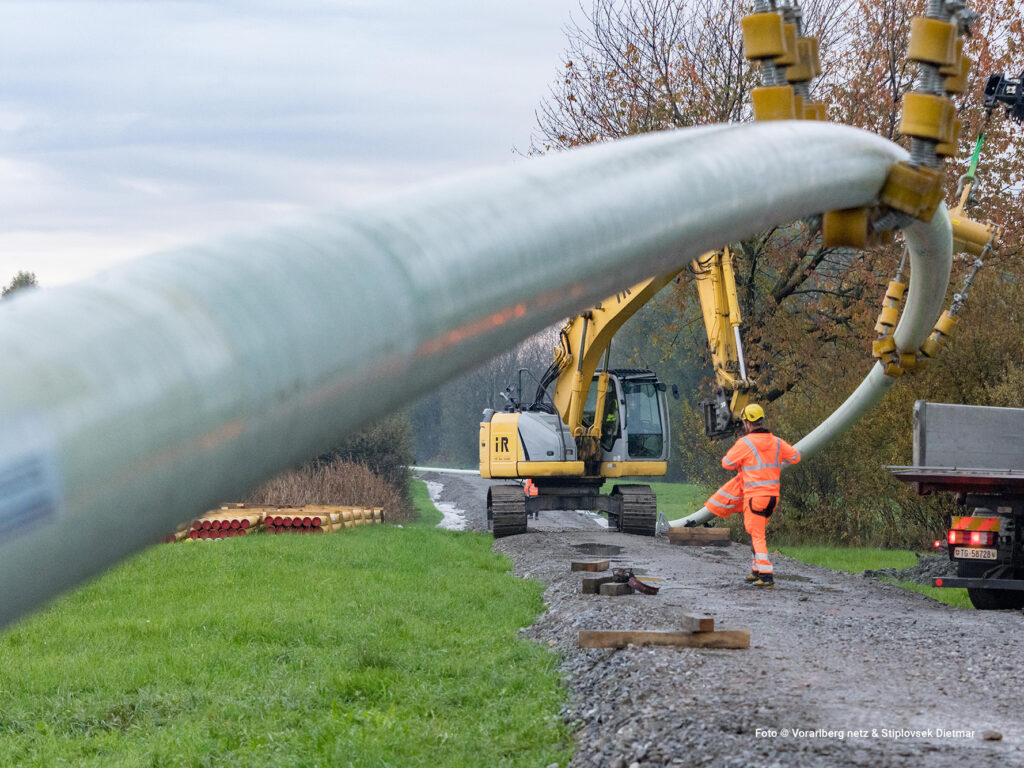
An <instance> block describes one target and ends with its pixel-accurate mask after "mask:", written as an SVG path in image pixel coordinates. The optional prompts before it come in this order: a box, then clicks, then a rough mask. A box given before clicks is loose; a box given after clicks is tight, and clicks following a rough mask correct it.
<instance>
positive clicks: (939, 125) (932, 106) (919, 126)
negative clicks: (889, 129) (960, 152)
mask: <svg viewBox="0 0 1024 768" xmlns="http://www.w3.org/2000/svg"><path fill="white" fill-rule="evenodd" d="M955 119H956V106H955V105H954V104H953V102H952V101H951V100H950V99H948V98H946V97H945V96H934V95H932V94H930V93H908V94H907V95H905V96H904V97H903V114H902V116H901V117H900V128H899V130H900V133H902V134H903V135H904V136H915V137H917V138H919V139H930V140H931V141H939V142H948V141H949V140H950V139H951V138H952V137H953V121H954V120H955Z"/></svg>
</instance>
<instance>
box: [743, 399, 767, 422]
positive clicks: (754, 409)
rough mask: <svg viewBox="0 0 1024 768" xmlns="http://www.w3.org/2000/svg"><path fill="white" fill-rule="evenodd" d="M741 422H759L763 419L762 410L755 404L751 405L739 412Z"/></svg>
mask: <svg viewBox="0 0 1024 768" xmlns="http://www.w3.org/2000/svg"><path fill="white" fill-rule="evenodd" d="M740 418H741V419H743V421H760V420H761V419H763V418H764V408H762V407H761V406H760V405H758V404H757V403H751V404H750V405H748V406H747V407H746V408H744V409H743V410H742V411H741V412H740Z"/></svg>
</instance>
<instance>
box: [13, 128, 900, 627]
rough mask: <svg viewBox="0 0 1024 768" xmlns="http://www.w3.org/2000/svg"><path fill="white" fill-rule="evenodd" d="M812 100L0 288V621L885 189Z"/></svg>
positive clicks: (879, 159) (859, 144)
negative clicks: (575, 335)
mask: <svg viewBox="0 0 1024 768" xmlns="http://www.w3.org/2000/svg"><path fill="white" fill-rule="evenodd" d="M905 156H906V153H905V152H904V151H903V150H901V149H900V148H898V147H896V146H895V145H893V144H891V143H889V142H887V141H885V140H883V139H880V138H879V137H877V136H874V135H871V134H868V133H865V132H863V131H859V130H857V129H854V128H849V127H845V126H838V125H831V124H825V123H817V122H789V123H761V124H753V125H730V126H717V127H710V128H700V129H689V130H681V131H674V132H665V133H658V134H651V135H646V136H640V137H634V138H630V139H625V140H622V141H616V142H611V143H608V144H604V145H599V146H592V147H586V148H582V149H579V150H575V151H572V152H566V153H562V154H559V155H555V156H551V157H544V158H539V159H536V160H530V161H529V162H523V163H520V164H518V165H517V166H515V167H512V168H503V169H500V170H491V171H487V172H480V173H476V174H472V175H468V176H464V177H461V178H457V179H453V180H449V181H446V182H441V183H435V184H431V185H428V186H425V187H422V188H419V189H415V190H412V191H409V192H407V193H404V194H401V195H398V196H396V197H394V198H392V199H390V200H388V201H385V202H376V203H373V204H366V205H362V206H359V207H356V208H351V209H346V210H339V211H334V212H330V213H326V214H323V215H320V216H317V217H315V218H312V219H310V220H309V221H307V222H305V223H302V224H298V225H293V226H287V227H278V228H275V229H270V230H267V231H264V232H262V233H258V234H255V235H246V236H238V237H234V238H230V239H226V240H223V241H221V242H218V243H215V244H208V245H201V246H195V247H190V248H183V249H180V250H177V251H173V252H169V253H164V254H159V255H156V256H152V257H149V258H146V259H140V260H138V261H135V262H130V263H128V264H125V265H123V266H120V267H118V268H115V269H112V270H110V271H109V272H106V273H104V274H101V275H99V276H97V277H95V278H92V279H89V280H86V281H83V282H81V283H78V284H75V285H72V286H68V287H63V288H53V289H48V290H41V291H35V292H32V293H29V294H26V295H23V296H21V297H17V298H14V299H13V300H11V301H9V302H4V303H3V305H2V306H0V354H2V359H3V361H4V365H3V366H2V367H0V419H2V424H3V425H4V426H3V429H2V430H0V583H3V584H4V589H3V591H2V593H0V624H4V623H7V622H10V621H11V620H12V619H14V618H16V617H17V616H19V615H21V614H23V613H25V612H26V611H28V610H30V609H32V608H33V607H35V606H38V605H40V604H41V603H42V602H43V601H45V600H46V599H48V598H49V597H52V596H53V595H55V594H57V593H58V592H59V591H61V590H63V589H66V588H68V587H70V586H73V585H75V584H77V583H79V582H81V581H83V580H84V579H86V578H88V577H89V576H91V575H93V574H96V573H98V572H99V571H101V570H102V569H103V568H105V567H107V566H109V565H111V564H113V563H114V562H116V561H117V560H119V559H120V558H122V557H124V556H126V555H128V554H130V553H132V552H134V551H136V550H138V549H140V548H142V547H144V546H146V545H148V544H150V543H152V542H155V541H157V540H158V539H159V538H160V537H161V536H162V535H163V534H165V533H167V532H168V531H170V530H172V529H173V528H174V527H175V526H176V525H178V524H179V523H180V522H181V521H183V520H187V519H189V518H190V517H191V516H194V515H196V514H197V513H199V512H202V511H203V510H205V509H208V508H210V507H211V506H213V505H215V504H217V503H219V502H221V501H223V500H230V499H233V498H238V497H239V496H240V495H242V494H244V493H245V492H246V491H247V490H248V489H249V488H250V487H252V486H253V485H254V484H255V483H257V482H259V481H260V480H262V479H264V478H266V477H268V476H270V475H271V474H273V473H275V472H278V471H279V470H281V469H283V468H286V467H288V466H290V465H294V464H295V463H297V462H300V461H302V460H304V459H306V458H308V457H310V456H313V455H316V454H317V453H318V452H319V451H321V450H323V449H325V448H327V447H328V446H330V445H331V444H332V443H333V442H335V441H336V440H337V439H338V438H339V437H341V436H342V435H344V434H346V433H348V432H349V431H351V430H355V429H358V428H359V427H361V426H362V425H364V424H366V423H367V422H369V421H371V420H372V419H374V418H376V417H379V416H381V415H382V414H384V413H387V412H389V411H391V410H393V409H394V408H396V407H399V406H401V405H403V404H404V403H407V402H409V401H410V400H412V399H413V398H415V397H416V396H417V395H419V394H421V393H424V392H426V391H428V390H430V389H431V388H433V387H435V386H437V385H438V384H439V383H441V382H443V381H445V380H446V379H449V378H451V377H452V376H454V375H456V374H458V373H459V372H461V371H463V370H466V369H467V368H469V367H470V366H473V365H475V364H479V363H481V362H483V361H485V360H487V359H488V358H490V357H492V356H493V355H494V354H495V353H496V352H497V351H499V350H501V349H504V348H507V347H509V346H511V345H513V344H514V343H516V342H518V341H519V340H521V339H523V338H525V337H527V336H528V335H530V334H531V333H534V332H536V331H538V330H540V329H542V328H544V327H546V326H548V325H550V324H552V323H553V322H555V321H557V320H559V319H562V318H564V317H565V316H567V315H569V314H572V313H574V312H577V311H579V310H581V309H582V308H584V307H585V306H587V305H588V304H589V303H592V302H594V301H597V300H599V299H601V298H603V297H604V296H607V295H608V294H610V293H612V292H614V291H615V290H617V289H619V288H621V287H622V286H623V285H629V284H631V283H633V282H636V281H637V280H640V279H643V278H645V277H648V276H650V275H654V274H661V273H663V272H665V271H667V270H668V269H669V268H673V267H677V266H678V265H679V264H685V263H686V262H687V261H689V260H690V259H692V258H694V257H696V256H697V255H699V254H700V253H703V252H705V251H707V250H710V249H712V248H716V247H719V246H720V245H721V244H722V243H725V242H729V241H732V240H735V239H738V238H742V237H746V236H750V235H753V234H755V233H757V232H759V231H762V230H763V229H765V228H767V227H769V226H773V225H777V224H780V223H785V222H789V221H793V220H794V219H798V218H800V217H803V216H807V215H810V214H814V213H819V212H821V211H824V210H830V209H836V208H851V207H855V206H860V205H864V204H868V203H872V202H874V201H875V198H876V196H877V193H878V190H879V189H880V188H881V186H882V183H883V181H884V179H885V177H886V174H887V172H888V169H889V166H890V165H891V164H892V163H893V162H895V161H897V160H900V159H903V158H904V157H905Z"/></svg>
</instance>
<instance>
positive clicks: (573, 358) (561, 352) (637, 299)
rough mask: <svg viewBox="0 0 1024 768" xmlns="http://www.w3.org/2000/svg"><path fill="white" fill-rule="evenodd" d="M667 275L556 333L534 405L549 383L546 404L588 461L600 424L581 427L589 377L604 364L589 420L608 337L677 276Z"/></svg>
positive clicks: (600, 407)
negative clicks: (550, 394) (551, 356)
mask: <svg viewBox="0 0 1024 768" xmlns="http://www.w3.org/2000/svg"><path fill="white" fill-rule="evenodd" d="M678 274H679V272H678V271H673V272H670V273H668V274H665V275H660V276H658V277H652V278H649V279H647V280H644V281H642V282H639V283H637V284H636V285H633V286H631V287H629V288H626V289H625V290H622V291H619V292H618V293H616V294H615V295H614V296H609V297H608V298H607V299H605V300H604V301H602V302H600V303H598V304H597V305H595V306H594V307H592V308H590V309H588V310H586V311H585V312H582V313H580V314H579V315H576V316H575V317H572V318H570V319H569V320H568V322H566V324H565V325H564V326H563V327H562V329H561V331H559V344H558V346H556V347H555V359H554V361H553V362H552V364H551V366H550V367H549V368H548V370H547V371H546V372H545V374H544V376H543V378H542V379H541V381H540V385H539V386H538V389H537V396H536V400H537V401H538V402H540V401H541V400H542V399H543V397H544V393H545V392H546V391H547V388H548V386H549V385H550V384H551V383H552V382H555V390H554V395H553V397H552V400H553V401H554V406H555V410H557V411H558V414H559V415H560V416H561V417H562V420H563V421H564V422H565V424H566V425H567V426H568V427H569V430H570V432H571V433H572V435H573V437H574V438H576V443H577V446H578V447H579V448H580V450H581V453H583V454H584V455H583V456H581V458H584V459H589V458H592V456H590V455H587V454H596V452H597V451H598V450H599V448H598V443H599V440H600V437H601V421H600V417H599V416H595V418H594V420H593V423H591V424H585V423H584V407H585V405H586V402H587V397H588V396H589V394H590V388H591V386H592V384H593V381H594V374H595V373H597V369H598V366H599V365H601V363H602V362H603V363H604V370H603V371H602V373H601V375H600V376H598V380H597V401H596V406H595V409H594V413H595V414H602V413H604V405H605V397H606V395H607V392H608V373H607V371H608V357H609V353H610V350H611V342H612V337H613V336H615V334H616V333H617V332H618V330H619V329H620V328H621V327H622V325H623V324H624V323H625V322H626V321H627V320H628V319H629V318H631V317H632V316H633V315H635V314H636V313H637V311H639V309H640V308H641V307H642V306H644V305H645V304H646V303H647V302H648V301H650V300H651V299H652V298H654V296H655V294H657V293H658V291H660V290H661V289H662V288H664V287H665V286H666V285H668V284H669V283H670V282H671V281H672V280H673V279H675V278H676V277H677V276H678Z"/></svg>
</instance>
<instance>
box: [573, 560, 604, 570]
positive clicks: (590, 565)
mask: <svg viewBox="0 0 1024 768" xmlns="http://www.w3.org/2000/svg"><path fill="white" fill-rule="evenodd" d="M611 564H612V563H611V560H573V561H572V566H571V567H572V570H574V571H607V570H608V568H609V566H611Z"/></svg>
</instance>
